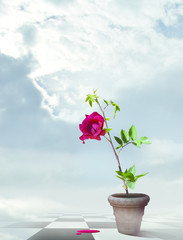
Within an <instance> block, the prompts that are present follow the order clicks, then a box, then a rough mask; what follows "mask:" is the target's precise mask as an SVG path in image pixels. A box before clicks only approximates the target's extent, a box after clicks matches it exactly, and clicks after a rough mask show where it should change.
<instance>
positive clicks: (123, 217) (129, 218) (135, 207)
mask: <svg viewBox="0 0 183 240" xmlns="http://www.w3.org/2000/svg"><path fill="white" fill-rule="evenodd" d="M149 200H150V197H149V196H148V195H145V194H142V193H129V194H128V197H127V196H126V194H125V193H115V194H112V195H110V196H109V197H108V201H109V203H110V205H111V206H112V207H113V213H114V216H115V219H116V225H117V229H118V232H119V233H123V234H129V235H136V234H138V233H139V231H140V226H141V221H142V217H143V215H144V208H145V206H146V205H147V204H148V202H149Z"/></svg>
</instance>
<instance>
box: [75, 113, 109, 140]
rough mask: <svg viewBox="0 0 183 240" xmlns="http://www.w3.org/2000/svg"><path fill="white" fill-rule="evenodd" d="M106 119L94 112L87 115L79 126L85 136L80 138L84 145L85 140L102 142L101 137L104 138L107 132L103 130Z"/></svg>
mask: <svg viewBox="0 0 183 240" xmlns="http://www.w3.org/2000/svg"><path fill="white" fill-rule="evenodd" d="M103 126H104V118H103V117H102V116H101V115H100V114H98V113H97V112H93V113H92V114H90V115H86V118H85V119H84V120H83V122H82V124H80V125H79V129H80V130H81V132H82V133H83V135H82V136H81V137H80V138H79V139H80V140H81V141H83V143H85V141H84V140H85V139H96V140H101V138H100V136H104V135H105V133H106V130H103Z"/></svg>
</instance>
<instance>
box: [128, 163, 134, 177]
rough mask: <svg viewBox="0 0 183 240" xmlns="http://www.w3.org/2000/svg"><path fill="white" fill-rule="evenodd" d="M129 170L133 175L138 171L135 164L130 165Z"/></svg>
mask: <svg viewBox="0 0 183 240" xmlns="http://www.w3.org/2000/svg"><path fill="white" fill-rule="evenodd" d="M128 172H131V173H132V174H133V175H135V173H136V168H135V165H133V166H132V167H130V168H129V169H128Z"/></svg>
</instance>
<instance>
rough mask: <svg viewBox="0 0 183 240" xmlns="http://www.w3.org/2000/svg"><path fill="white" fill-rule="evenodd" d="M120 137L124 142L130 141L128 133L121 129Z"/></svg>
mask: <svg viewBox="0 0 183 240" xmlns="http://www.w3.org/2000/svg"><path fill="white" fill-rule="evenodd" d="M121 138H122V140H123V142H124V143H127V142H129V141H130V137H129V135H128V133H127V132H126V131H125V130H123V129H122V130H121Z"/></svg>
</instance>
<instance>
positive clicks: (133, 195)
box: [111, 193, 149, 199]
mask: <svg viewBox="0 0 183 240" xmlns="http://www.w3.org/2000/svg"><path fill="white" fill-rule="evenodd" d="M111 196H112V197H114V198H119V199H120V198H123V199H134V198H142V197H145V198H146V197H149V196H148V195H147V194H144V193H128V196H127V195H126V193H113V194H111Z"/></svg>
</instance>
